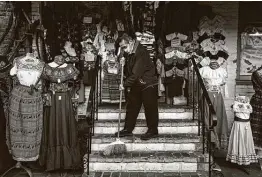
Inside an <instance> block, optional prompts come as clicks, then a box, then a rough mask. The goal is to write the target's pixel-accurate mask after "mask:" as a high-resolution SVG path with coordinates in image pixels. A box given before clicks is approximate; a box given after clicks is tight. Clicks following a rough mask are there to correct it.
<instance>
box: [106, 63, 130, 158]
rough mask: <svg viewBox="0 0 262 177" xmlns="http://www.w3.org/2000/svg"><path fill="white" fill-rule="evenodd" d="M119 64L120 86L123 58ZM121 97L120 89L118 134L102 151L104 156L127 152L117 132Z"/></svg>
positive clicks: (121, 91) (122, 73)
mask: <svg viewBox="0 0 262 177" xmlns="http://www.w3.org/2000/svg"><path fill="white" fill-rule="evenodd" d="M120 63H121V81H120V83H121V86H122V85H123V79H124V65H125V60H124V58H121V59H120ZM122 95H123V90H122V89H120V102H119V114H118V132H117V138H116V141H114V142H112V143H110V144H109V145H108V146H107V147H106V148H105V149H104V151H103V155H104V156H110V155H119V154H123V153H125V152H126V151H127V148H126V145H125V143H124V142H122V141H121V140H120V136H119V132H120V120H121V109H122Z"/></svg>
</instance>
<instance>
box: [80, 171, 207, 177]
mask: <svg viewBox="0 0 262 177" xmlns="http://www.w3.org/2000/svg"><path fill="white" fill-rule="evenodd" d="M84 177H85V176H84ZM88 177H208V173H207V172H182V173H178V172H162V173H157V172H102V171H99V172H93V173H90V175H89V176H88Z"/></svg>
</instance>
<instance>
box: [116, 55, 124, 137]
mask: <svg viewBox="0 0 262 177" xmlns="http://www.w3.org/2000/svg"><path fill="white" fill-rule="evenodd" d="M120 60H121V59H120ZM120 63H121V81H120V84H121V86H122V85H123V80H124V65H125V64H124V62H120ZM122 95H123V90H122V89H121V90H120V102H119V114H118V131H117V132H118V133H117V138H118V139H119V134H120V121H121V112H122V111H121V109H122Z"/></svg>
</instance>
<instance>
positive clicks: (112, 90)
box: [101, 31, 125, 103]
mask: <svg viewBox="0 0 262 177" xmlns="http://www.w3.org/2000/svg"><path fill="white" fill-rule="evenodd" d="M117 37H118V34H117V32H116V33H115V34H109V33H108V32H107V31H104V32H103V39H102V40H101V44H102V45H103V46H104V51H103V52H102V81H101V82H102V93H101V94H102V102H104V103H119V101H120V93H119V84H120V81H121V72H120V69H121V67H120V64H119V61H118V58H117V55H116V53H117V52H116V50H117V49H116V45H115V42H116V39H117ZM122 101H123V102H124V101H125V98H124V95H123V97H122Z"/></svg>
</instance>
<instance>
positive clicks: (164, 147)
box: [92, 142, 197, 152]
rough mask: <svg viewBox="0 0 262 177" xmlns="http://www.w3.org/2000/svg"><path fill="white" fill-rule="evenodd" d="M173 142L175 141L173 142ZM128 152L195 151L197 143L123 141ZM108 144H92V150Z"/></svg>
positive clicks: (97, 149) (101, 149)
mask: <svg viewBox="0 0 262 177" xmlns="http://www.w3.org/2000/svg"><path fill="white" fill-rule="evenodd" d="M174 143H175V142H174ZM125 144H126V147H127V151H128V152H154V151H156V152H159V151H170V152H174V151H181V152H182V151H183V152H184V151H196V150H197V145H196V144H195V143H183V144H171V143H169V144H166V143H150V144H146V143H145V144H143V143H139V144H136V143H125ZM108 145H109V143H108V144H92V151H103V150H104V149H105V148H106V147H107V146H108Z"/></svg>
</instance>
